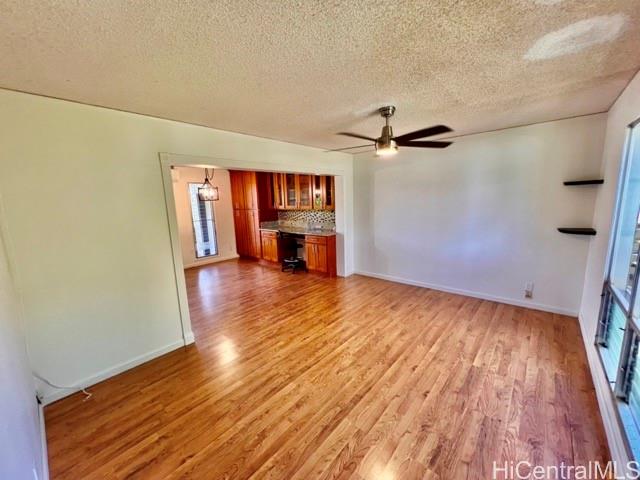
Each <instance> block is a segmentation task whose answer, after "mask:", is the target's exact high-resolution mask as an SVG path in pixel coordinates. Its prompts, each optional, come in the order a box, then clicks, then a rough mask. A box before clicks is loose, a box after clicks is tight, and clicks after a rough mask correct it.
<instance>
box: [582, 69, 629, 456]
mask: <svg viewBox="0 0 640 480" xmlns="http://www.w3.org/2000/svg"><path fill="white" fill-rule="evenodd" d="M638 118H640V74H637V75H636V76H635V78H634V79H633V80H632V81H631V83H630V84H629V85H628V86H627V88H626V89H625V91H624V92H623V93H622V95H620V97H619V98H618V100H617V101H616V103H615V104H614V105H613V107H611V109H610V110H609V114H608V117H607V126H606V136H605V143H604V153H603V160H602V175H603V178H604V179H605V183H604V185H603V186H602V187H601V188H600V189H599V190H598V196H597V199H596V205H595V212H594V216H593V224H594V226H595V228H596V229H597V230H598V235H597V236H596V237H595V238H594V239H593V241H592V243H591V247H590V249H589V257H588V261H587V268H586V273H585V279H584V293H583V296H582V304H581V306H580V325H581V327H582V336H583V340H584V343H585V348H586V349H587V356H588V358H589V364H590V366H591V373H592V375H593V380H594V383H595V386H596V392H597V393H598V402H599V404H600V410H601V412H602V416H603V420H604V424H605V430H606V431H607V437H608V439H609V446H610V449H611V453H612V456H613V457H614V459H615V460H618V461H619V462H625V461H626V460H625V459H626V452H625V450H624V445H623V441H622V434H621V432H620V430H619V429H618V424H617V421H616V419H615V411H614V406H613V402H612V399H611V394H610V389H609V386H608V384H607V380H606V378H605V375H604V371H603V369H602V366H601V365H600V361H599V359H598V358H597V352H596V348H595V346H594V340H595V334H596V325H597V321H598V311H599V309H600V294H601V292H602V283H603V281H604V276H605V264H606V261H607V255H608V249H609V242H610V239H611V228H612V220H613V211H614V207H615V203H616V196H617V191H618V180H619V176H620V168H621V165H622V160H623V150H624V145H625V139H626V136H627V132H628V128H627V126H628V125H629V124H630V123H631V122H633V121H634V120H637V119H638Z"/></svg>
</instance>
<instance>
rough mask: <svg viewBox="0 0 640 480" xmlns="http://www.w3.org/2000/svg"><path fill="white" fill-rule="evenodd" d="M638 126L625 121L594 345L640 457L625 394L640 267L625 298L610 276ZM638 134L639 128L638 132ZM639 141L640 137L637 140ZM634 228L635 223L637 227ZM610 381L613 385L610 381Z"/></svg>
mask: <svg viewBox="0 0 640 480" xmlns="http://www.w3.org/2000/svg"><path fill="white" fill-rule="evenodd" d="M635 128H638V129H640V118H638V119H636V120H634V121H633V122H631V123H630V124H628V125H627V128H626V134H625V142H624V146H623V151H622V162H621V168H620V170H619V173H618V180H617V191H616V202H615V206H614V210H613V222H612V224H611V235H610V238H609V243H608V245H607V258H606V264H605V265H606V268H605V278H604V282H603V287H602V294H601V298H602V300H601V302H600V310H599V312H598V322H597V325H596V335H595V342H594V343H595V347H596V351H597V352H598V358H599V359H600V365H601V367H602V369H603V373H604V374H605V377H606V379H607V382H608V383H609V384H610V386H611V388H610V389H609V390H610V394H611V396H612V400H613V402H614V405H615V406H616V408H615V409H614V410H615V414H616V420H617V422H618V424H619V426H620V428H621V431H622V432H623V441H624V445H625V449H626V450H627V454H628V455H629V457H630V458H632V459H636V460H640V428H639V427H638V426H637V425H636V421H635V419H634V417H633V413H632V410H631V407H630V405H629V403H628V401H627V400H628V395H629V391H630V388H631V382H632V380H633V378H632V372H633V369H634V367H635V363H636V360H637V355H638V350H639V349H640V325H638V322H637V321H636V320H635V319H634V318H633V313H634V305H635V301H636V297H637V295H638V290H639V285H638V284H639V283H640V268H638V267H636V269H635V271H634V273H633V285H632V288H631V292H630V294H629V296H628V298H626V296H625V295H624V294H622V292H620V291H619V289H618V288H617V287H614V286H613V285H612V284H611V282H610V280H611V274H612V269H613V263H614V258H613V254H614V249H615V245H616V241H617V238H618V232H619V226H620V216H621V211H622V200H623V196H624V193H625V189H626V188H627V180H628V175H629V172H630V167H631V162H632V158H631V151H632V149H631V147H632V142H633V135H634V129H635ZM637 134H638V135H639V136H640V130H639V131H638V132H637ZM639 145H640V140H639ZM635 218H636V221H637V220H638V218H640V205H639V207H638V212H637V215H636V217H635ZM636 228H637V227H636ZM612 302H615V303H616V304H617V305H618V307H619V308H620V309H621V310H622V312H623V314H624V317H625V328H624V336H623V340H622V347H621V350H620V356H619V358H618V361H617V368H616V372H615V373H616V375H615V380H613V381H611V380H610V378H609V373H608V370H607V363H608V362H609V360H608V359H605V358H604V355H603V353H604V350H605V349H606V348H607V347H606V336H607V333H608V327H610V325H611V322H610V318H609V315H608V312H610V311H611V305H612ZM611 384H612V385H611ZM630 437H633V438H634V440H635V443H634V445H635V448H634V445H632V444H631V442H630Z"/></svg>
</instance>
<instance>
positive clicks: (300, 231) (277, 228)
mask: <svg viewBox="0 0 640 480" xmlns="http://www.w3.org/2000/svg"><path fill="white" fill-rule="evenodd" d="M260 230H265V231H268V232H282V233H293V234H297V235H315V236H317V237H331V236H333V235H335V234H336V232H335V231H334V230H322V229H316V228H303V227H285V226H283V225H274V226H264V227H260Z"/></svg>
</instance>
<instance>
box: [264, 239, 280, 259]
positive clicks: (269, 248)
mask: <svg viewBox="0 0 640 480" xmlns="http://www.w3.org/2000/svg"><path fill="white" fill-rule="evenodd" d="M261 238H262V258H263V259H264V260H267V261H269V262H277V261H278V243H277V238H276V236H275V233H274V232H262V234H261Z"/></svg>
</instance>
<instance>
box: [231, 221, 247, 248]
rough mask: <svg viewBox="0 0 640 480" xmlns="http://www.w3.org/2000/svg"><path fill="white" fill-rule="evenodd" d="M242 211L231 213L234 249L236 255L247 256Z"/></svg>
mask: <svg viewBox="0 0 640 480" xmlns="http://www.w3.org/2000/svg"><path fill="white" fill-rule="evenodd" d="M245 224H246V222H245V216H244V210H234V211H233V225H234V227H235V232H236V249H237V250H238V255H247V251H248V250H247V228H246V225H245Z"/></svg>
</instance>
